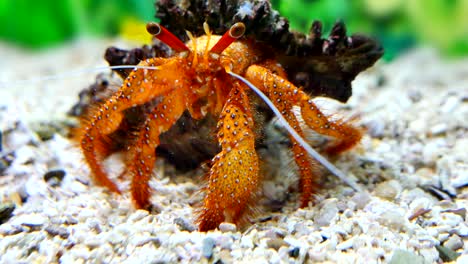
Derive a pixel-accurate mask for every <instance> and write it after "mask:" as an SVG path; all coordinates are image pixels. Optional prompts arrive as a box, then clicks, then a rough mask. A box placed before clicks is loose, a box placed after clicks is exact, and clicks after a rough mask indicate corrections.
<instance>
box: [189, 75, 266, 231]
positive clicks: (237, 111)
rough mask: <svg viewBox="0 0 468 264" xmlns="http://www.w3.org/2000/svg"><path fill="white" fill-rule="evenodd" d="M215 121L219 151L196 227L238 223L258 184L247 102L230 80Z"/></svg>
mask: <svg viewBox="0 0 468 264" xmlns="http://www.w3.org/2000/svg"><path fill="white" fill-rule="evenodd" d="M234 85H235V87H234V88H233V89H232V90H231V92H230V94H229V96H228V100H227V103H226V105H225V106H224V108H223V111H222V112H221V116H220V120H219V122H218V134H217V137H218V141H219V142H220V144H221V148H222V150H221V152H220V153H219V154H218V155H216V156H215V157H214V158H213V166H212V168H211V170H210V173H209V183H208V187H207V189H206V197H205V200H204V202H203V206H202V208H201V210H200V212H199V217H198V220H197V222H198V224H199V229H200V231H207V230H211V229H215V228H217V227H218V225H219V224H220V223H221V222H224V221H225V222H233V223H238V222H239V221H241V220H242V216H243V215H242V213H243V212H244V211H245V209H246V207H247V206H248V203H249V201H250V200H251V199H252V195H253V194H255V192H256V191H257V186H258V181H259V179H258V177H259V175H258V173H259V169H258V166H259V164H258V157H257V154H256V152H255V135H254V132H253V117H252V112H251V110H250V104H249V101H248V98H247V95H246V93H245V91H244V88H243V86H241V85H240V84H239V83H235V84H234Z"/></svg>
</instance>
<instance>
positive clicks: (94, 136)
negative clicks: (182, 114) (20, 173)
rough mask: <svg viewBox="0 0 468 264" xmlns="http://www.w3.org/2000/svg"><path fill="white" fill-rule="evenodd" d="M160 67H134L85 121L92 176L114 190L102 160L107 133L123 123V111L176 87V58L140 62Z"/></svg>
mask: <svg viewBox="0 0 468 264" xmlns="http://www.w3.org/2000/svg"><path fill="white" fill-rule="evenodd" d="M162 64H164V65H163V66H164V67H162V66H161V70H147V69H139V70H136V71H133V72H132V73H131V74H130V75H129V76H128V78H127V79H126V80H125V82H124V84H123V85H122V87H121V89H120V90H119V91H118V92H116V93H115V94H114V95H113V96H112V97H111V98H110V99H109V100H107V101H106V102H105V103H104V104H103V105H101V106H100V107H99V108H97V109H96V111H93V112H91V114H90V116H89V117H88V118H87V119H88V121H85V124H86V125H85V126H84V129H83V130H82V131H81V134H80V135H79V139H80V144H81V148H82V150H83V154H84V157H85V160H86V162H87V163H88V165H89V167H90V169H91V175H92V177H93V180H94V181H95V182H96V183H97V184H98V185H101V186H105V187H107V188H109V190H111V191H113V192H119V189H118V188H117V186H116V185H115V183H114V182H112V181H111V180H110V179H109V178H108V177H107V174H106V172H105V171H104V168H103V166H102V164H101V159H102V158H103V155H104V153H105V152H106V144H105V141H106V136H107V135H109V134H111V133H112V132H114V131H115V130H116V129H117V128H118V127H119V125H120V123H121V121H122V118H123V113H122V111H123V110H125V109H128V108H130V107H133V106H135V105H139V104H143V103H145V102H148V101H150V100H153V99H154V98H156V97H158V96H161V95H164V94H166V93H168V92H169V91H170V90H171V89H173V88H174V87H175V84H174V81H175V80H178V78H179V77H177V76H173V75H176V74H175V73H176V72H178V71H179V70H180V69H177V66H178V65H177V63H176V61H171V62H168V60H166V59H159V58H156V59H152V60H148V61H144V62H142V63H140V64H139V66H158V65H162Z"/></svg>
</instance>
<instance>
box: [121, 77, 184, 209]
mask: <svg viewBox="0 0 468 264" xmlns="http://www.w3.org/2000/svg"><path fill="white" fill-rule="evenodd" d="M188 98H189V93H188V89H187V86H181V87H180V88H176V89H175V90H174V91H172V92H171V93H170V94H168V95H167V96H166V97H164V99H163V100H162V101H161V103H159V104H158V105H157V106H156V107H155V108H154V109H153V111H152V112H151V113H150V114H149V115H148V119H147V120H146V122H145V124H144V125H143V127H142V128H141V130H140V132H139V136H138V140H137V141H136V142H135V143H134V144H133V145H132V146H131V148H130V150H129V153H130V159H129V164H128V165H127V168H128V170H127V171H126V172H127V173H128V174H130V175H132V176H133V177H132V184H131V191H132V197H133V200H134V202H135V205H136V208H139V209H147V208H148V207H149V205H150V201H149V198H150V192H149V185H148V181H149V179H150V176H151V172H152V170H153V166H154V162H155V161H156V155H155V154H154V150H155V149H156V147H157V146H158V145H159V135H160V134H161V133H163V132H165V131H167V130H168V129H169V128H171V127H172V126H173V125H174V123H175V122H176V121H177V120H178V119H179V118H180V116H181V115H182V113H183V112H184V111H185V109H186V107H187V104H188Z"/></svg>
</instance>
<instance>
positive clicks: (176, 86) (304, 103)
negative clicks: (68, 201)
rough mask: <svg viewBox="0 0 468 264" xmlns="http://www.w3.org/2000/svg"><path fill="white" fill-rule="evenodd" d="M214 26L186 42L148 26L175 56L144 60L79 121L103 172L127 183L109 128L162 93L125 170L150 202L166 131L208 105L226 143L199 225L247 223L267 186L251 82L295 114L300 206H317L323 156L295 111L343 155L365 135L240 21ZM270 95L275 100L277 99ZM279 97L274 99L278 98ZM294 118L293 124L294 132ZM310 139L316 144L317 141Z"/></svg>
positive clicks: (286, 115) (288, 114)
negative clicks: (295, 79) (298, 82)
mask: <svg viewBox="0 0 468 264" xmlns="http://www.w3.org/2000/svg"><path fill="white" fill-rule="evenodd" d="M204 29H205V35H204V36H201V37H197V38H195V37H193V36H192V35H191V34H190V33H188V34H189V37H190V40H189V41H188V42H187V43H186V44H184V43H183V42H182V41H180V40H179V39H178V38H177V37H175V36H174V35H172V34H171V33H170V32H169V31H168V30H166V29H165V28H163V27H162V26H160V25H159V24H156V23H149V24H148V25H147V30H148V32H149V33H151V34H153V35H154V36H155V37H157V38H158V39H159V40H161V41H162V42H164V43H165V44H167V45H168V46H169V47H170V48H172V49H173V50H174V52H175V53H174V55H173V56H172V57H169V58H151V59H147V60H145V61H142V62H141V63H140V64H139V65H137V66H136V67H135V70H134V71H133V72H132V73H131V74H130V75H129V76H128V77H127V78H126V79H125V81H124V83H123V85H122V87H121V88H120V89H119V90H118V91H117V92H116V93H115V94H114V95H112V96H111V97H110V98H109V99H108V100H107V101H106V102H104V103H103V104H102V105H101V106H99V107H98V108H96V109H95V110H94V111H91V112H90V114H89V116H88V118H87V120H86V122H84V125H83V126H82V128H80V132H79V138H80V144H81V148H82V150H83V153H84V156H85V159H86V162H87V164H88V165H89V167H90V169H91V173H92V175H93V179H94V181H95V182H96V183H97V184H99V185H102V186H105V187H107V188H109V189H110V190H111V191H114V192H117V193H119V192H120V191H119V188H118V187H117V186H116V184H115V183H114V182H113V181H111V180H110V179H109V178H108V176H107V174H106V172H105V170H104V168H103V165H102V159H103V158H104V157H105V156H106V154H107V152H108V151H109V150H108V149H107V148H106V141H107V140H109V139H108V135H110V134H111V133H112V132H114V131H115V130H116V129H117V128H118V127H119V125H120V123H121V122H122V119H123V111H124V110H126V109H129V108H131V107H134V106H137V105H142V104H145V103H148V102H152V101H155V100H157V104H155V106H154V108H153V109H152V110H151V112H150V114H149V115H148V116H147V119H146V121H145V122H144V124H143V125H142V127H141V128H140V129H139V131H138V133H137V136H136V138H135V139H134V143H133V144H132V145H131V147H130V148H129V149H128V151H127V153H126V155H128V159H127V160H128V161H129V162H128V164H126V169H125V173H126V174H128V175H131V177H132V180H131V194H132V198H133V200H134V203H135V206H136V207H137V208H148V206H149V205H150V201H149V200H150V190H149V185H148V181H149V179H150V176H151V174H152V170H153V166H154V162H155V159H156V156H155V149H156V147H157V146H158V144H159V142H160V141H159V136H160V135H161V134H162V133H164V132H166V131H167V130H169V129H170V128H171V126H173V125H174V124H175V123H176V121H177V120H178V119H179V118H180V117H181V116H182V114H183V113H184V112H185V111H188V112H189V113H190V115H191V117H192V118H194V119H201V118H204V117H205V116H207V115H208V114H210V115H212V116H214V117H215V118H217V119H218V121H217V130H218V132H217V135H216V136H217V140H218V142H219V144H220V146H221V152H220V153H218V154H217V155H216V156H215V157H214V158H213V159H212V162H211V169H210V172H209V182H208V186H207V187H206V197H205V198H204V201H203V204H202V207H201V209H200V211H199V215H198V219H197V223H198V224H199V230H201V231H206V230H210V229H215V228H217V227H218V225H219V224H220V223H221V222H225V221H227V222H234V223H238V222H239V221H241V220H242V217H243V214H244V212H245V211H246V210H247V207H248V205H249V202H250V201H251V200H252V198H253V196H254V193H255V192H256V191H257V188H258V185H259V159H258V156H257V153H256V150H255V139H256V128H255V123H254V115H255V113H254V110H253V107H252V99H251V98H250V96H251V94H252V92H251V88H252V89H255V87H257V89H259V90H260V91H261V92H263V93H264V94H262V93H261V92H258V93H260V95H262V96H265V95H266V97H268V98H269V100H270V101H271V102H273V104H274V106H272V107H273V111H274V112H275V113H276V114H278V115H280V116H282V117H281V118H282V119H283V120H284V119H285V120H287V123H288V124H289V125H290V132H292V136H291V141H292V147H291V148H292V152H293V154H294V160H295V162H296V164H297V165H298V167H299V173H300V186H301V188H300V189H301V192H302V196H301V204H300V206H301V207H305V206H307V205H308V202H309V201H310V200H311V197H312V194H313V191H314V190H315V188H316V184H315V182H316V180H315V179H316V177H317V175H315V174H316V173H317V170H316V167H317V166H316V164H315V163H316V161H315V160H313V159H310V158H309V157H308V155H307V151H306V149H305V148H308V145H307V144H306V143H304V141H303V140H302V138H301V137H302V135H303V132H302V130H301V127H300V122H299V121H298V119H297V118H296V114H295V113H294V112H293V108H294V107H299V108H300V110H301V116H302V119H303V121H304V123H305V125H306V126H308V127H309V128H311V129H313V130H314V131H316V132H318V133H320V134H325V135H328V136H332V137H334V138H336V139H337V140H336V141H334V142H333V143H332V144H330V145H328V147H327V148H326V149H325V150H326V152H327V153H329V154H337V153H340V152H343V151H345V150H348V149H350V148H351V147H353V146H354V145H355V144H356V143H358V142H359V141H360V138H361V136H362V133H361V131H360V130H359V129H358V128H355V127H353V126H352V125H350V124H347V123H345V122H343V121H336V120H333V121H332V120H331V119H329V118H328V117H327V116H326V115H324V114H323V113H322V112H321V111H320V110H319V109H318V108H317V106H316V105H315V104H314V103H313V102H312V100H311V98H310V97H309V96H308V95H307V94H305V93H304V92H303V91H302V90H301V89H300V88H298V87H295V86H294V85H293V84H292V83H290V82H289V81H288V80H287V78H286V75H285V73H284V70H283V69H282V67H281V66H280V65H279V64H278V63H276V62H275V61H274V60H271V59H269V58H271V54H268V52H267V51H266V50H265V49H263V48H262V46H261V45H260V44H257V43H255V42H253V41H249V40H241V37H242V36H243V34H244V31H245V26H244V24H243V23H236V24H234V25H233V26H232V27H231V28H230V29H229V31H228V32H226V33H225V34H224V35H223V36H217V35H212V34H211V33H210V30H209V28H208V26H207V24H204ZM268 98H267V100H268ZM271 102H270V103H271ZM291 127H292V128H293V129H294V130H293V131H291V130H292V129H291ZM309 148H310V147H309Z"/></svg>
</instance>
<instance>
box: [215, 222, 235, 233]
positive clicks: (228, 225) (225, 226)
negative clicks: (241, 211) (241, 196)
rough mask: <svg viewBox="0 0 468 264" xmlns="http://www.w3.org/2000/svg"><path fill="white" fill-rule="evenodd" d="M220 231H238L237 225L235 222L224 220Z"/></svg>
mask: <svg viewBox="0 0 468 264" xmlns="http://www.w3.org/2000/svg"><path fill="white" fill-rule="evenodd" d="M219 231H221V232H236V231H237V226H236V225H235V224H233V223H228V222H223V223H221V224H219Z"/></svg>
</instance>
